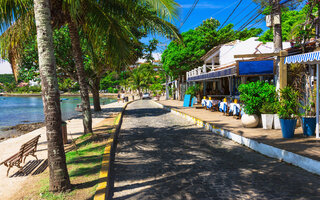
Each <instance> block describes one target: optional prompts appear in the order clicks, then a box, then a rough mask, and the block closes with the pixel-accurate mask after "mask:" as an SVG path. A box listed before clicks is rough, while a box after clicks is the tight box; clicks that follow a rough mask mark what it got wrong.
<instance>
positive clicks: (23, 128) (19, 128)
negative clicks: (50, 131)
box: [1, 122, 45, 134]
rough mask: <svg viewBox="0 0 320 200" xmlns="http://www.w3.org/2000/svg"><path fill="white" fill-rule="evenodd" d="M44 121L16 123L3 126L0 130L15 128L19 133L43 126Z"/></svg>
mask: <svg viewBox="0 0 320 200" xmlns="http://www.w3.org/2000/svg"><path fill="white" fill-rule="evenodd" d="M44 126H45V123H44V122H36V123H31V124H18V125H15V126H11V127H9V128H3V129H1V131H10V130H16V131H17V132H20V133H23V134H24V133H29V132H31V131H34V130H36V129H38V128H41V127H44Z"/></svg>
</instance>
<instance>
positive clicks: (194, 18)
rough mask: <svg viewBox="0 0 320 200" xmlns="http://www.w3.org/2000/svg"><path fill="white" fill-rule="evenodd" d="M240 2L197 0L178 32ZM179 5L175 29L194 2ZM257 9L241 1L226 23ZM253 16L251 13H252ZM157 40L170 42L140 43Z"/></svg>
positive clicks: (3, 69)
mask: <svg viewBox="0 0 320 200" xmlns="http://www.w3.org/2000/svg"><path fill="white" fill-rule="evenodd" d="M239 1H240V0H211V1H210V0H199V2H198V4H197V6H196V7H195V9H194V10H193V12H192V14H191V15H190V16H189V18H188V20H187V21H186V23H185V24H184V25H183V26H182V27H181V29H180V31H181V32H184V31H187V30H189V29H193V28H195V27H197V26H199V25H200V24H201V22H202V21H203V20H206V19H208V18H211V17H212V18H215V19H218V20H219V21H220V23H223V21H224V20H226V19H227V17H228V15H229V14H230V13H231V12H232V10H233V9H234V8H235V7H236V5H237V4H238V3H239ZM176 2H177V3H178V4H180V8H179V20H177V21H175V22H174V24H175V25H176V26H177V27H180V24H181V21H183V19H184V18H185V16H186V15H187V13H188V11H189V10H190V8H191V7H192V4H193V3H194V0H176ZM256 7H257V5H256V4H254V3H253V2H252V0H242V3H241V4H240V5H239V7H238V8H237V10H236V11H235V12H234V14H233V15H232V16H231V17H230V19H229V21H228V22H227V24H228V23H233V24H238V25H237V26H236V27H235V28H239V27H240V26H241V25H242V24H243V23H244V22H245V21H246V20H247V19H249V18H250V16H251V15H249V16H248V17H247V18H245V19H243V18H244V17H245V16H246V15H247V14H248V13H251V12H252V11H253V10H255V8H256ZM252 14H253V13H252ZM255 27H259V28H262V29H264V30H265V29H267V27H266V26H265V22H262V23H260V25H259V26H255ZM154 37H155V38H157V39H158V40H159V41H160V42H162V43H163V44H169V43H170V40H168V39H165V38H162V37H159V36H152V35H150V36H148V37H147V38H144V39H143V40H142V42H144V43H147V42H148V41H149V40H151V39H152V38H154ZM164 49H165V47H164V46H160V47H159V48H158V51H159V52H162V51H163V50H164ZM2 73H11V69H10V66H9V65H8V63H1V62H0V74H2Z"/></svg>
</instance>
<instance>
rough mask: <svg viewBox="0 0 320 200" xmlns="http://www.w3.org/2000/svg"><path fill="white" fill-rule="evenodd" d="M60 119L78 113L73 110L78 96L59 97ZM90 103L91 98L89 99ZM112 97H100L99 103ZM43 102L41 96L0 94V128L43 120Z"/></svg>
mask: <svg viewBox="0 0 320 200" xmlns="http://www.w3.org/2000/svg"><path fill="white" fill-rule="evenodd" d="M60 99H61V102H60V105H61V112H62V120H68V119H70V118H72V117H75V116H77V115H79V112H77V111H75V108H76V106H77V104H80V103H81V99H80V97H61V98H60ZM90 101H91V105H92V98H91V99H90ZM114 101H115V100H114V99H110V98H101V99H100V103H101V104H108V103H111V102H114ZM43 121H44V113H43V104H42V98H41V97H4V96H0V129H1V128H4V127H10V126H15V125H17V124H28V123H34V122H43ZM0 134H1V130H0Z"/></svg>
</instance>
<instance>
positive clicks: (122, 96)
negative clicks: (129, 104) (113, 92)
mask: <svg viewBox="0 0 320 200" xmlns="http://www.w3.org/2000/svg"><path fill="white" fill-rule="evenodd" d="M124 98H125V95H124V91H123V92H122V94H121V99H122V103H124Z"/></svg>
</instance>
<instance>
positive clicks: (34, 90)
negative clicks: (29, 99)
mask: <svg viewBox="0 0 320 200" xmlns="http://www.w3.org/2000/svg"><path fill="white" fill-rule="evenodd" d="M29 92H31V93H38V92H41V87H40V86H37V85H34V86H29Z"/></svg>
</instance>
